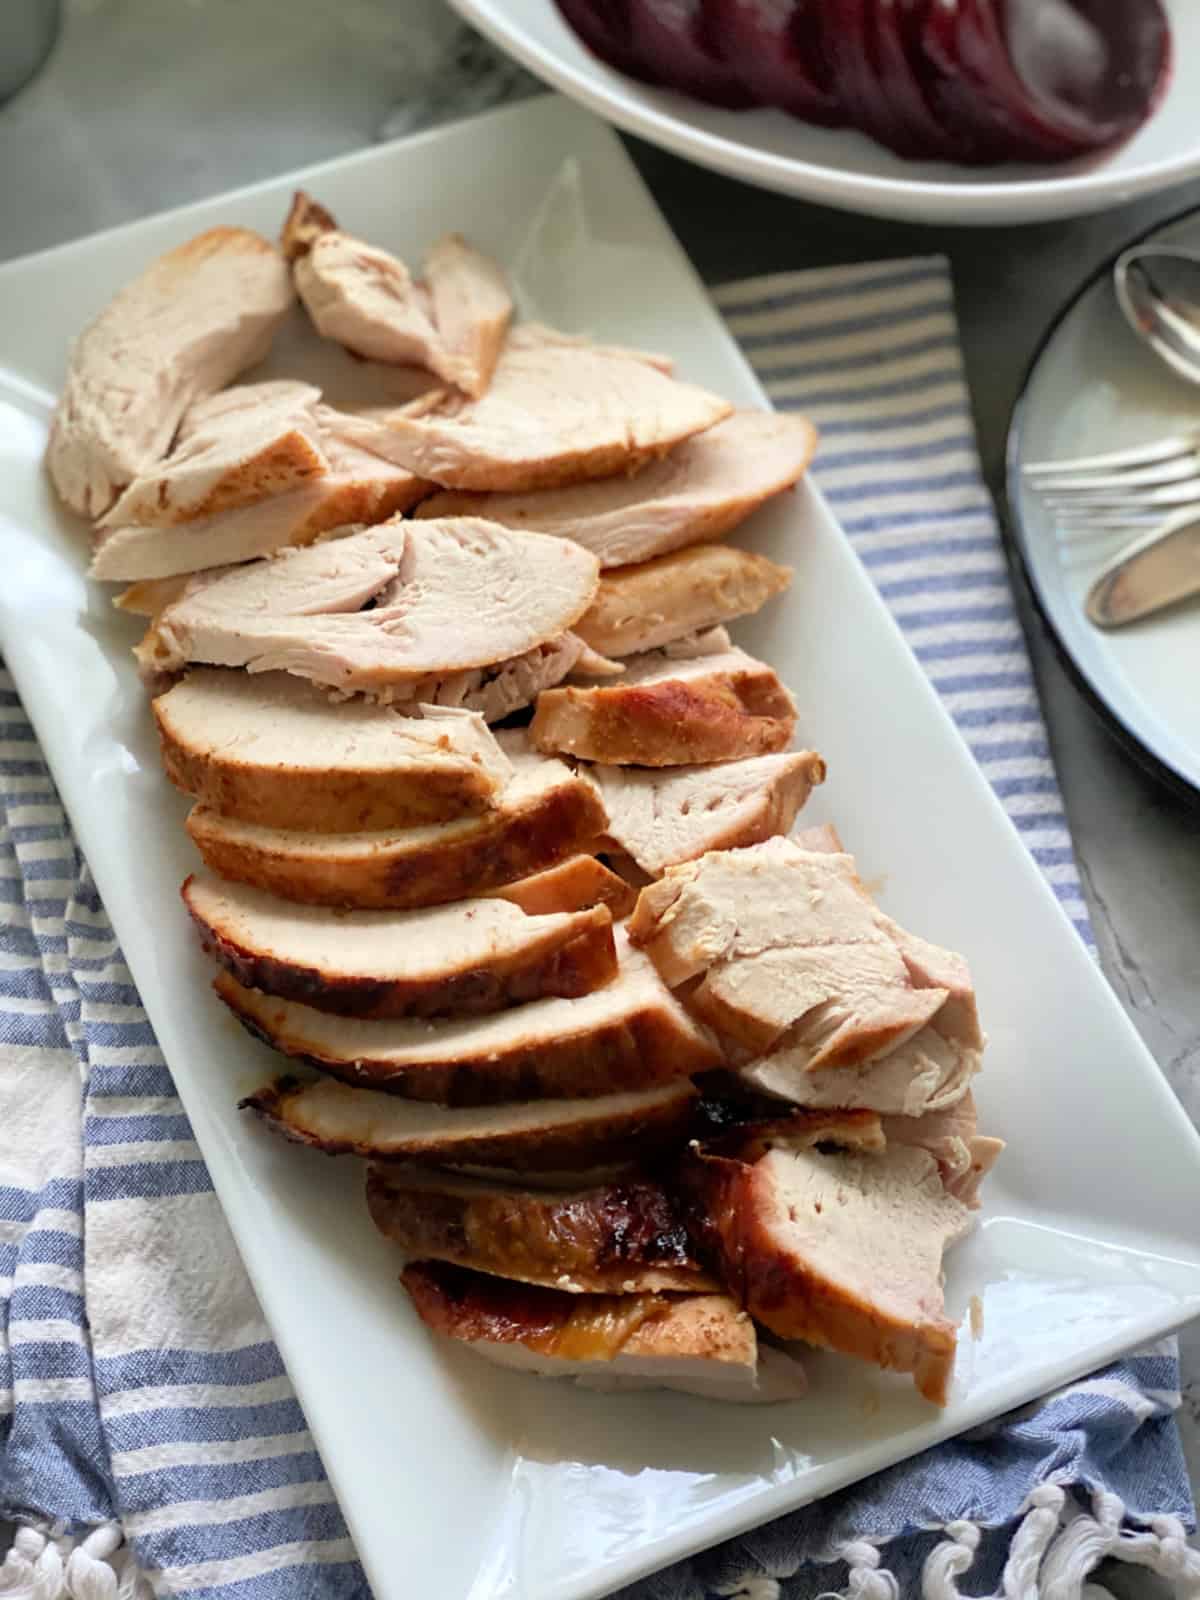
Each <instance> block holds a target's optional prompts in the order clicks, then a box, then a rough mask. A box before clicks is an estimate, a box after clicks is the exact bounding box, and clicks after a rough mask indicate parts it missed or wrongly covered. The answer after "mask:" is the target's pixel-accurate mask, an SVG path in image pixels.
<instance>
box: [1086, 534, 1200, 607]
mask: <svg viewBox="0 0 1200 1600" xmlns="http://www.w3.org/2000/svg"><path fill="white" fill-rule="evenodd" d="M1195 594H1200V515H1197V513H1196V511H1195V509H1194V508H1193V509H1191V510H1189V511H1184V512H1180V513H1178V514H1177V515H1176V516H1174V517H1172V518H1170V519H1168V521H1167V522H1166V523H1165V524H1164V525H1163V526H1162V527H1159V528H1156V529H1155V530H1154V531H1153V533H1149V534H1145V535H1143V537H1142V538H1140V539H1138V540H1137V541H1136V542H1135V543H1133V544H1132V545H1128V546H1127V547H1126V548H1125V549H1124V550H1123V551H1122V552H1121V554H1120V555H1118V556H1116V557H1115V558H1114V560H1112V561H1111V562H1110V563H1109V564H1108V566H1107V567H1105V569H1104V571H1103V572H1102V573H1101V574H1100V576H1099V577H1098V578H1097V579H1096V581H1095V583H1093V585H1092V587H1091V588H1090V589H1089V590H1088V596H1087V602H1086V610H1087V614H1088V617H1089V618H1090V619H1091V621H1092V622H1094V623H1095V624H1096V626H1097V627H1100V628H1120V627H1123V626H1124V625H1125V624H1126V623H1127V622H1137V621H1139V620H1140V619H1141V618H1142V617H1148V616H1152V615H1153V614H1154V612H1156V611H1162V610H1163V609H1164V608H1165V607H1166V606H1170V605H1175V604H1176V603H1177V602H1178V601H1180V600H1187V599H1188V598H1189V597H1190V596H1192V595H1195Z"/></svg>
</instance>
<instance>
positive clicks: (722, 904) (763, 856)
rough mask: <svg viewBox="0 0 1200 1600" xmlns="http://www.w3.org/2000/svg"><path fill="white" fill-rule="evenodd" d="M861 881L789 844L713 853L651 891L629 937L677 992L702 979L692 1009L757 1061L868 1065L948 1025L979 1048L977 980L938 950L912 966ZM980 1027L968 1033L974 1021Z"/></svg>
mask: <svg viewBox="0 0 1200 1600" xmlns="http://www.w3.org/2000/svg"><path fill="white" fill-rule="evenodd" d="M894 928H895V924H893V923H891V921H890V919H887V918H884V917H882V915H881V914H880V912H879V911H878V908H877V907H876V906H875V905H874V903H873V902H872V900H871V898H870V896H869V895H868V894H867V892H866V890H865V889H864V888H863V886H862V884H861V882H860V881H859V878H858V874H857V872H856V871H855V867H854V859H853V857H852V856H848V855H829V854H827V853H825V852H814V851H805V850H800V849H798V848H797V846H796V845H795V844H793V843H792V842H791V841H790V840H787V839H769V840H767V841H765V842H764V843H763V844H758V845H752V846H750V847H749V848H747V849H741V850H728V851H720V852H713V853H712V854H709V855H707V856H704V857H702V858H701V860H699V861H692V862H685V863H683V864H681V865H680V866H677V867H671V868H669V869H668V871H667V872H666V874H665V875H664V877H663V878H661V879H660V880H659V881H658V882H656V883H653V884H650V885H649V886H648V887H647V888H645V889H643V890H642V893H641V895H640V896H639V899H638V905H637V909H636V910H635V912H634V914H633V917H632V919H631V921H630V935H631V937H632V938H633V940H634V942H635V943H636V944H639V945H641V946H643V947H644V948H645V949H646V950H647V952H648V953H649V954H650V956H651V959H652V960H653V961H654V963H655V965H656V966H657V967H658V968H659V971H660V972H661V973H662V975H663V977H664V979H665V980H666V981H667V982H668V983H670V984H672V985H675V984H680V983H685V982H688V981H690V980H692V979H699V980H700V981H699V982H698V983H697V985H696V986H695V987H694V988H693V989H692V990H691V991H690V993H689V1005H690V1006H691V1007H692V1009H693V1010H694V1011H695V1012H696V1014H697V1015H699V1016H702V1017H704V1018H705V1020H706V1021H708V1022H709V1023H710V1024H711V1025H712V1026H714V1027H716V1028H717V1029H718V1030H719V1031H720V1032H721V1033H722V1034H724V1035H725V1036H726V1037H728V1038H730V1039H732V1040H734V1041H735V1042H736V1043H737V1044H738V1045H739V1046H741V1047H743V1048H744V1049H745V1050H748V1051H752V1052H766V1051H772V1052H774V1051H776V1050H778V1049H780V1048H782V1049H786V1050H787V1051H788V1052H789V1054H790V1060H791V1063H792V1064H800V1063H801V1062H802V1063H803V1065H804V1068H805V1070H807V1071H815V1070H817V1069H819V1068H823V1067H824V1068H828V1067H848V1066H862V1065H864V1064H866V1063H868V1062H871V1061H875V1060H877V1059H879V1058H880V1057H883V1056H886V1055H888V1054H889V1052H891V1051H894V1050H896V1049H897V1048H898V1047H899V1046H901V1045H903V1044H904V1043H905V1042H906V1041H908V1040H910V1039H912V1037H913V1036H914V1035H915V1034H917V1033H919V1032H920V1030H921V1029H923V1028H924V1027H925V1026H926V1025H927V1024H929V1023H932V1022H933V1021H934V1019H935V1018H937V1017H939V1014H940V1013H942V1012H943V1010H944V1008H945V1007H946V1006H947V1002H949V1001H951V1000H952V992H951V990H950V988H949V986H948V985H946V986H942V985H939V984H938V983H937V981H936V980H937V978H938V976H940V975H941V974H942V971H943V969H947V971H948V972H949V973H952V975H953V976H954V978H955V981H956V982H957V983H959V985H960V991H961V992H960V994H959V996H958V998H957V999H956V1000H955V1001H954V1003H953V1005H952V1007H951V1009H950V1011H948V1012H947V1015H946V1024H947V1027H948V1030H949V1031H950V1032H951V1033H952V1034H953V1035H954V1036H955V1037H957V1038H958V1039H959V1040H960V1042H961V1043H963V1044H964V1045H970V1046H972V1047H973V1048H980V1047H982V1042H983V1041H982V1036H981V1035H980V1034H979V1032H978V1021H977V1019H975V1014H974V998H973V993H972V991H971V988H970V975H969V973H967V970H966V966H965V963H963V962H962V960H961V957H955V956H953V955H951V953H950V952H947V951H936V947H934V946H924V944H923V941H922V942H921V944H922V948H923V949H924V950H926V951H928V952H930V953H929V954H927V955H926V956H925V958H924V961H923V962H922V961H920V960H917V959H915V958H914V957H913V956H912V955H909V956H907V957H906V955H905V953H904V951H903V950H902V948H901V942H900V941H899V940H898V939H897V938H896V936H895V935H894V933H893V931H892V930H893V929H894ZM972 1019H973V1020H974V1026H973V1027H971V1026H970V1022H971V1020H972Z"/></svg>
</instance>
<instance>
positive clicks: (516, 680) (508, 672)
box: [375, 633, 587, 722]
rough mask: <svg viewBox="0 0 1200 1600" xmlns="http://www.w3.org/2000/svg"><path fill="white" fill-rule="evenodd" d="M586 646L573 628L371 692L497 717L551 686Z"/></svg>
mask: <svg viewBox="0 0 1200 1600" xmlns="http://www.w3.org/2000/svg"><path fill="white" fill-rule="evenodd" d="M586 648H587V646H586V645H585V644H584V642H583V640H582V639H581V638H580V637H579V635H578V634H576V633H560V634H559V635H558V637H557V638H555V639H547V640H546V641H545V642H544V643H543V644H539V645H535V646H534V647H533V649H532V650H526V652H525V653H524V655H520V656H513V657H511V658H510V659H509V660H508V661H497V662H496V663H495V665H494V666H490V667H471V668H470V669H469V670H468V671H466V672H447V673H431V674H430V675H429V676H428V677H424V678H414V679H412V680H410V681H407V682H405V683H402V684H400V685H398V686H397V687H396V688H394V689H391V688H388V689H381V690H380V691H379V693H378V694H377V695H376V696H375V698H377V699H379V700H385V701H387V702H388V703H389V704H391V705H395V706H400V705H402V704H409V703H411V704H416V705H431V706H461V707H463V709H464V710H467V711H478V712H479V714H480V716H482V718H483V720H484V721H485V722H503V720H504V719H505V717H511V716H512V714H513V712H514V711H523V710H524V709H525V707H526V706H529V705H532V704H533V702H534V701H535V700H536V699H537V697H538V695H539V694H541V692H542V690H543V689H552V688H554V686H555V685H556V684H559V683H561V682H562V681H563V679H564V678H565V677H566V676H567V675H568V674H569V673H570V672H571V671H573V670H574V668H575V667H576V665H577V663H578V661H579V659H580V657H581V655H582V654H583V652H584V650H585V649H586Z"/></svg>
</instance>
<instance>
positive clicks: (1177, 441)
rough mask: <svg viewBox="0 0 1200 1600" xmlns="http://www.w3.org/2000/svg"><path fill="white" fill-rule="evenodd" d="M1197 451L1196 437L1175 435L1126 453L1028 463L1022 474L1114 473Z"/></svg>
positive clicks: (1033, 475) (1035, 475) (1123, 451)
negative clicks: (1123, 468) (1124, 468)
mask: <svg viewBox="0 0 1200 1600" xmlns="http://www.w3.org/2000/svg"><path fill="white" fill-rule="evenodd" d="M1195 449H1196V440H1195V438H1191V437H1189V436H1187V435H1186V434H1175V435H1173V436H1172V437H1171V438H1169V439H1155V440H1154V441H1153V442H1152V443H1150V444H1139V445H1134V446H1132V447H1131V448H1130V449H1127V450H1109V451H1107V452H1105V453H1104V454H1103V455H1097V456H1074V457H1064V458H1063V459H1062V460H1061V461H1029V462H1026V463H1025V465H1024V466H1023V467H1022V468H1021V471H1022V473H1023V474H1024V475H1025V476H1026V477H1028V478H1040V477H1043V476H1045V475H1046V474H1047V473H1051V474H1053V473H1075V472H1111V471H1116V470H1118V469H1119V468H1121V467H1147V466H1152V465H1153V464H1154V463H1155V462H1156V461H1170V460H1171V459H1172V458H1173V457H1175V456H1182V455H1187V454H1188V453H1189V452H1190V451H1193V450H1195Z"/></svg>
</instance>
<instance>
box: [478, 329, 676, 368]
mask: <svg viewBox="0 0 1200 1600" xmlns="http://www.w3.org/2000/svg"><path fill="white" fill-rule="evenodd" d="M507 344H508V348H509V349H510V350H542V349H545V348H546V347H547V346H548V345H554V346H555V347H557V348H558V349H562V350H601V351H603V352H604V354H605V355H610V356H620V358H621V360H622V361H643V362H645V364H646V365H647V366H648V367H654V368H655V369H656V370H657V371H658V372H664V373H666V374H667V376H668V377H669V376H670V375H671V373H672V372H674V370H675V363H674V362H673V361H672V360H671V357H670V356H668V355H664V354H663V353H662V351H661V350H638V349H637V348H635V347H634V346H632V345H627V344H597V343H596V341H595V340H594V339H589V338H588V336H587V334H586V333H564V332H563V330H562V329H561V328H551V327H549V326H548V325H547V324H546V323H544V322H519V323H518V324H517V325H516V327H514V328H510V329H509V330H508V340H507Z"/></svg>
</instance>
